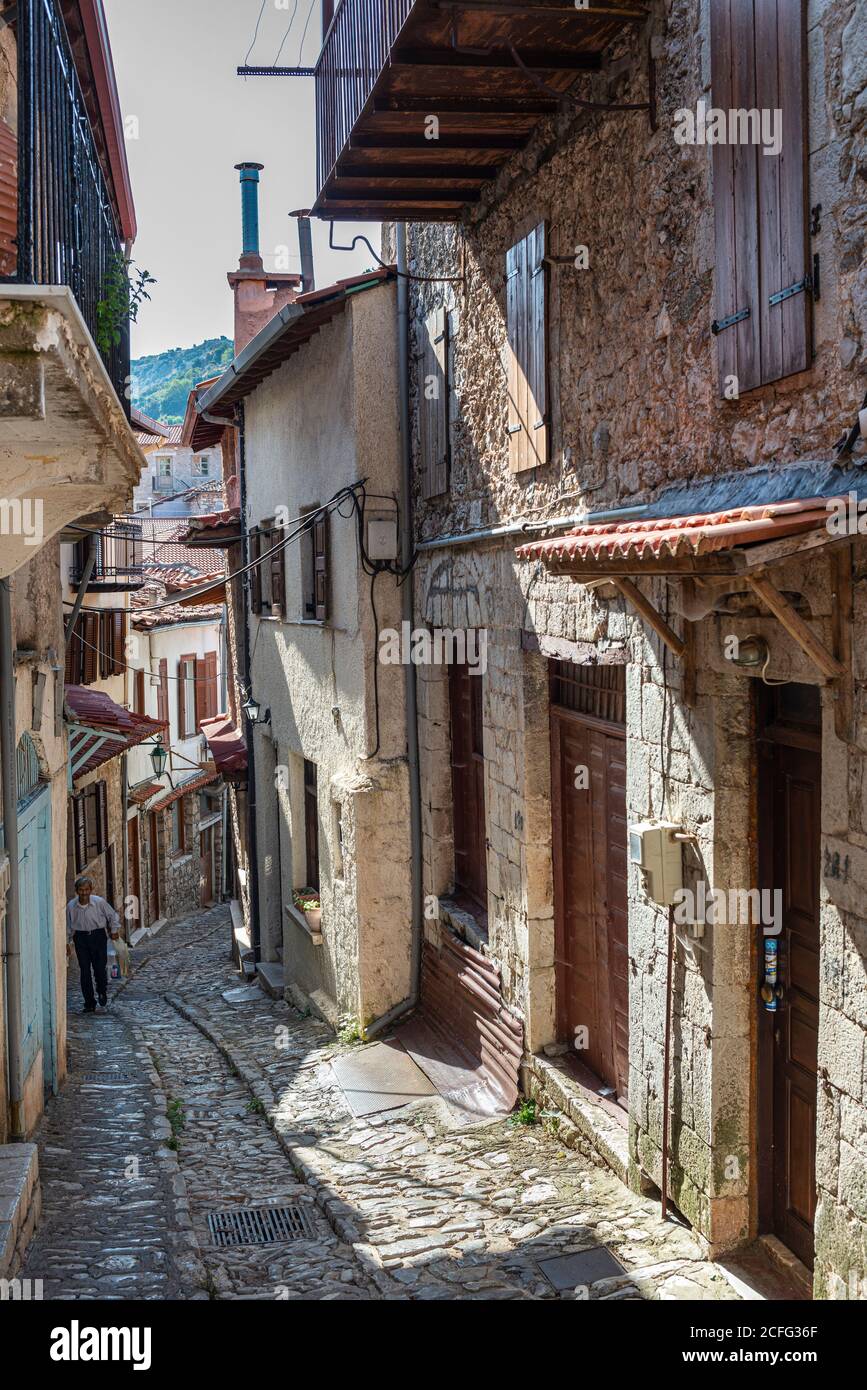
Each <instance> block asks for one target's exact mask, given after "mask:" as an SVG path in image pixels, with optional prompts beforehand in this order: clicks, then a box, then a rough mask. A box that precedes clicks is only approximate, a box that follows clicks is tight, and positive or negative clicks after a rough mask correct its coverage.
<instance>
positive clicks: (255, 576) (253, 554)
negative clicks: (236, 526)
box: [250, 528, 262, 613]
mask: <svg viewBox="0 0 867 1390" xmlns="http://www.w3.org/2000/svg"><path fill="white" fill-rule="evenodd" d="M260 542H261V538H260V535H259V530H258V528H257V529H256V530H255V531H252V532H251V533H250V563H251V564H252V566H253V568H252V570H251V571H250V607H251V609H252V611H253V612H254V613H261V612H262V572H261V569H260V567H259V556H260V554H261V551H262V546H261V543H260Z"/></svg>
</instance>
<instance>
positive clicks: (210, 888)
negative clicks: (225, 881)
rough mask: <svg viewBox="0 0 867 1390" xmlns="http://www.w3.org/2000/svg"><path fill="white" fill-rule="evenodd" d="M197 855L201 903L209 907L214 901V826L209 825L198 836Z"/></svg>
mask: <svg viewBox="0 0 867 1390" xmlns="http://www.w3.org/2000/svg"><path fill="white" fill-rule="evenodd" d="M199 841H200V844H199V856H200V861H201V876H200V879H199V882H200V884H201V905H202V907H211V906H212V905H213V902H214V827H213V826H212V825H209V826H208V828H207V830H203V831H202V833H201V835H200V836H199Z"/></svg>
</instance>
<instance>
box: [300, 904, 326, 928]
mask: <svg viewBox="0 0 867 1390" xmlns="http://www.w3.org/2000/svg"><path fill="white" fill-rule="evenodd" d="M304 916H305V918H306V920H307V925H308V927H309V928H310V930H311V932H319V931H321V930H322V925H321V923H322V908H321V907H309V908H308V909H307V911H306V912H305V913H304Z"/></svg>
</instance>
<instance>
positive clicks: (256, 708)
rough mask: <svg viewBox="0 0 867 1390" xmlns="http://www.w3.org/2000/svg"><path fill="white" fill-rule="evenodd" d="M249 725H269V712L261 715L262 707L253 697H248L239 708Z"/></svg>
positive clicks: (267, 710)
mask: <svg viewBox="0 0 867 1390" xmlns="http://www.w3.org/2000/svg"><path fill="white" fill-rule="evenodd" d="M241 709H242V710H243V711H244V713H245V714H246V716H247V718H248V719H249V721H250V723H251V724H270V723H271V711H270V710H269V709H266V710H265V713H264V714H263V713H262V706H261V704H260V703H259V701H258V700H257V699H256V697H255V696H254V695H248V696H247V698H246V700H245V701H244V703H243V704H242V706H241Z"/></svg>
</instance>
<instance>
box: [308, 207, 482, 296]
mask: <svg viewBox="0 0 867 1390" xmlns="http://www.w3.org/2000/svg"><path fill="white" fill-rule="evenodd" d="M360 241H361V242H363V243H364V245H365V246H366V247H367V249H368V251H369V252H370V254H371V256H372V257H373V259H374V260H375V261H376V263H377V265H378V266H379V267H380V269H381V270H389V271H391V273H392V275H396V276H398V278H399V279H401V280H412V281H414V282H415V284H417V285H462V284H463V283H464V281H465V280H466V276H465V275H410V274H409V272H408V271H406V270H397V269H396V267H395V266H393V265H388V264H387V262H386V261H384V260H383V259H382V257H381V256H378V255H377V253H376V252H375V251H374V249H373V247H372V246H371V244H370V242H369V241H368V239H367V237H366V236H362V234H361V232H359V233H358V235H357V236H354V237H353V238H352V244H351V245H350V246H336V245H335V244H334V223H333V221H332V222H329V223H328V249H329V251H354V250H355V248H356V246H357V245H358V243H359V242H360Z"/></svg>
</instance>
